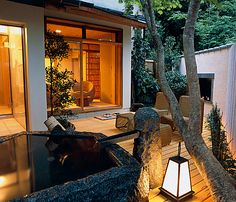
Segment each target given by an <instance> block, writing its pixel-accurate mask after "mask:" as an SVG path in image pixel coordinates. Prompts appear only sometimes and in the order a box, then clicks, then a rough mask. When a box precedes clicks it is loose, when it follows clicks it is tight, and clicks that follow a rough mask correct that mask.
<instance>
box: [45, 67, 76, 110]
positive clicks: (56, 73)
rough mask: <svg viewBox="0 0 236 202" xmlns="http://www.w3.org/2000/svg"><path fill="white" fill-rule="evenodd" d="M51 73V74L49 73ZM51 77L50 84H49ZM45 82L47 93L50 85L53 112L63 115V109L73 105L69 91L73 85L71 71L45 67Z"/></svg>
mask: <svg viewBox="0 0 236 202" xmlns="http://www.w3.org/2000/svg"><path fill="white" fill-rule="evenodd" d="M51 71H52V72H51ZM51 75H52V83H50V82H51ZM46 82H47V83H50V85H47V88H48V89H47V91H48V92H50V91H51V85H52V92H51V93H52V94H51V95H52V98H53V99H52V102H53V104H52V106H53V109H54V111H56V112H60V113H63V112H64V111H65V108H66V107H68V106H69V105H71V104H72V103H74V98H73V97H72V96H71V93H70V92H71V89H72V87H73V86H74V84H75V80H74V79H73V73H72V71H68V70H67V69H65V70H64V71H60V70H59V68H58V67H53V68H51V67H46Z"/></svg>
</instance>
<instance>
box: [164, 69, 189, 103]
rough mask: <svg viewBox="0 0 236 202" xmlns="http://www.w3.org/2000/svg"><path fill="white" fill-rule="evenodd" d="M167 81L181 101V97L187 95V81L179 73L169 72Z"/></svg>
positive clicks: (175, 71)
mask: <svg viewBox="0 0 236 202" xmlns="http://www.w3.org/2000/svg"><path fill="white" fill-rule="evenodd" d="M166 79H167V81H168V83H169V85H170V88H171V90H172V91H173V92H174V94H175V96H176V98H177V99H178V100H179V98H180V96H181V95H186V93H187V79H186V76H184V75H182V74H181V73H180V72H179V71H177V70H174V71H167V72H166Z"/></svg>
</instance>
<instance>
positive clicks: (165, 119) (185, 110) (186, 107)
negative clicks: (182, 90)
mask: <svg viewBox="0 0 236 202" xmlns="http://www.w3.org/2000/svg"><path fill="white" fill-rule="evenodd" d="M179 105H180V109H181V111H182V114H183V117H184V120H185V121H186V123H187V124H188V122H189V113H190V109H191V108H190V103H189V96H187V95H183V96H181V97H180V99H179ZM203 115H204V100H203V99H201V120H200V121H201V123H200V126H199V127H200V129H201V132H202V126H203ZM161 123H163V124H169V125H170V126H171V128H172V130H175V129H176V127H175V124H174V121H173V119H172V116H171V114H168V115H163V116H161Z"/></svg>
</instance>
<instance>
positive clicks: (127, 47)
mask: <svg viewBox="0 0 236 202" xmlns="http://www.w3.org/2000/svg"><path fill="white" fill-rule="evenodd" d="M100 6H102V5H100ZM44 16H50V17H59V18H64V19H68V20H76V21H80V22H87V23H93V24H98V25H104V26H110V27H116V28H120V29H122V30H123V51H122V56H123V59H122V67H123V69H122V106H123V107H122V109H120V110H115V111H116V112H117V111H126V110H128V109H129V108H130V100H131V27H130V26H123V25H118V24H115V23H109V22H106V21H102V20H97V19H93V18H85V17H81V16H77V15H71V14H67V13H60V12H57V11H51V10H47V9H46V10H45V9H43V8H39V7H34V6H29V5H25V4H19V3H15V2H10V1H1V6H0V23H6V24H15V25H23V26H24V27H25V32H26V40H25V41H26V48H25V53H26V57H27V60H26V74H27V79H26V80H27V94H28V109H29V115H28V117H29V120H30V121H29V123H30V124H29V126H30V127H29V129H30V130H45V129H46V128H45V126H44V124H43V122H44V121H45V120H46V118H47V111H46V106H47V105H46V86H45V69H44V66H45V64H44V61H45V60H44ZM97 113H99V112H96V113H94V114H97ZM100 113H104V112H100ZM87 115H88V114H86V116H87ZM92 115H93V114H91V116H92Z"/></svg>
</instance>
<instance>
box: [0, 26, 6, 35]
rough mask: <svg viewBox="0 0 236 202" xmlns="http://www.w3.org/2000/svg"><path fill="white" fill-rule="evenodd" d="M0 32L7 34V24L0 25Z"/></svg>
mask: <svg viewBox="0 0 236 202" xmlns="http://www.w3.org/2000/svg"><path fill="white" fill-rule="evenodd" d="M0 33H1V34H7V26H4V25H0Z"/></svg>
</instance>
